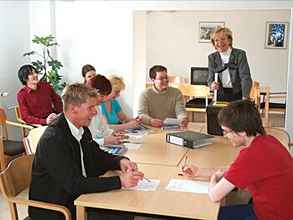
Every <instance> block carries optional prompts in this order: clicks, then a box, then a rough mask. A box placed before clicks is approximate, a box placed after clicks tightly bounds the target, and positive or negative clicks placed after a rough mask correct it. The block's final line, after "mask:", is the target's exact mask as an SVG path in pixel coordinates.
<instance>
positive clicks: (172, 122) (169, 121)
mask: <svg viewBox="0 0 293 220" xmlns="http://www.w3.org/2000/svg"><path fill="white" fill-rule="evenodd" d="M163 123H164V125H180V121H179V120H178V119H177V118H166V119H165V120H164V122H163Z"/></svg>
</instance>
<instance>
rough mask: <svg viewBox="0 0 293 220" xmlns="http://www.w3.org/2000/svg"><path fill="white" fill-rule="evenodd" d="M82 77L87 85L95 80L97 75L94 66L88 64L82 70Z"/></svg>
mask: <svg viewBox="0 0 293 220" xmlns="http://www.w3.org/2000/svg"><path fill="white" fill-rule="evenodd" d="M81 75H82V77H83V79H84V84H87V82H88V81H89V80H90V79H92V78H94V77H95V76H96V75H97V73H96V69H95V67H93V66H92V65H90V64H86V65H84V66H83V67H82V69H81Z"/></svg>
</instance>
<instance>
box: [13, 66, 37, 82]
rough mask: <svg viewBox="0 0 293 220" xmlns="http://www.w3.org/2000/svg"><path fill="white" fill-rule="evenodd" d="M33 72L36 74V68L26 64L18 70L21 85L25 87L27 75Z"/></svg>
mask: <svg viewBox="0 0 293 220" xmlns="http://www.w3.org/2000/svg"><path fill="white" fill-rule="evenodd" d="M33 70H34V71H35V72H36V73H38V72H37V70H36V68H35V67H34V66H33V65H30V64H26V65H23V66H21V67H20V68H19V70H18V78H19V80H20V82H21V83H22V84H23V85H26V81H27V80H28V75H30V74H32V73H33Z"/></svg>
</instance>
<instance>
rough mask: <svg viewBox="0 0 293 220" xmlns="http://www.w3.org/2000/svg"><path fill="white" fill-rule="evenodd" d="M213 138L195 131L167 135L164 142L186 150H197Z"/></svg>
mask: <svg viewBox="0 0 293 220" xmlns="http://www.w3.org/2000/svg"><path fill="white" fill-rule="evenodd" d="M213 137H214V136H212V135H208V134H204V133H199V132H195V131H182V132H175V133H167V134H166V141H167V142H168V143H171V144H176V145H180V146H184V147H188V148H198V147H202V146H205V145H207V144H210V143H211V138H213Z"/></svg>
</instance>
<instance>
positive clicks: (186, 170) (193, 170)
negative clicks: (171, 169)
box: [181, 165, 200, 177]
mask: <svg viewBox="0 0 293 220" xmlns="http://www.w3.org/2000/svg"><path fill="white" fill-rule="evenodd" d="M199 169H200V168H199V167H196V166H194V165H184V166H182V167H181V171H182V173H183V175H184V176H187V177H196V176H198V174H199Z"/></svg>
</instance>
